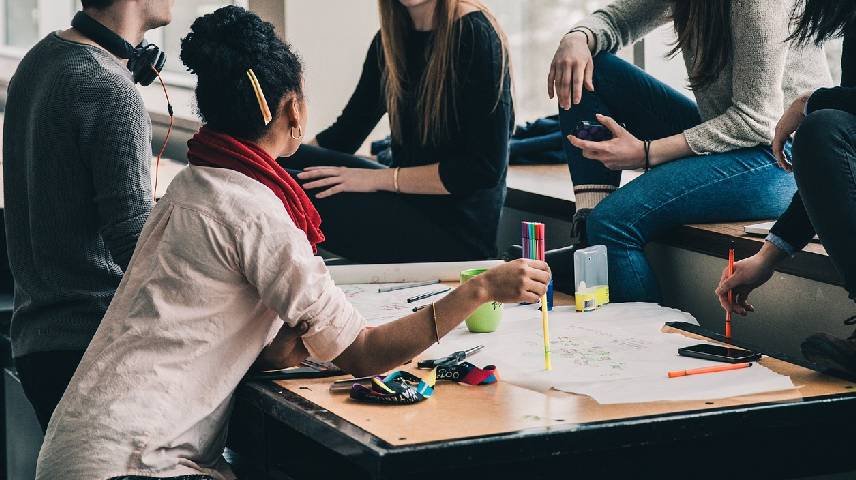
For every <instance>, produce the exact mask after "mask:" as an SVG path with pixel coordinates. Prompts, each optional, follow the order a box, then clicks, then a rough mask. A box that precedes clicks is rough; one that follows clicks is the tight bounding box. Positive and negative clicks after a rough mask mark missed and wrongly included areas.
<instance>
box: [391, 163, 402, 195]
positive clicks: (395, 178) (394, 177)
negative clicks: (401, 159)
mask: <svg viewBox="0 0 856 480" xmlns="http://www.w3.org/2000/svg"><path fill="white" fill-rule="evenodd" d="M400 171H401V167H395V171H394V172H393V173H392V185H393V188H395V193H401V189H400V188H399V187H398V173H399V172H400Z"/></svg>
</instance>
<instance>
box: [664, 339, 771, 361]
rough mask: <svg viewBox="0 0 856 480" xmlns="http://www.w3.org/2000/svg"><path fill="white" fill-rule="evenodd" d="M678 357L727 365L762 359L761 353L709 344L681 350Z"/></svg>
mask: <svg viewBox="0 0 856 480" xmlns="http://www.w3.org/2000/svg"><path fill="white" fill-rule="evenodd" d="M678 355H683V356H684V357H693V358H701V359H704V360H713V361H714V362H725V363H743V362H755V361H757V360H760V359H761V354H760V353H755V352H750V351H749V350H743V349H740V348H733V347H723V346H721V345H710V344H708V343H700V344H698V345H693V346H690V347H683V348H679V349H678Z"/></svg>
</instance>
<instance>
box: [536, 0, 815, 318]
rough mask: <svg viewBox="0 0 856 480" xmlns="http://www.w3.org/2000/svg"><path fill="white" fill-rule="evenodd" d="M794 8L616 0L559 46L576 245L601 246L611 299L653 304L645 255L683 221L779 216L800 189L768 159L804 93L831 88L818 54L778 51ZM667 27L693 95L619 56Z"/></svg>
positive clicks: (655, 296) (552, 83)
mask: <svg viewBox="0 0 856 480" xmlns="http://www.w3.org/2000/svg"><path fill="white" fill-rule="evenodd" d="M793 8H794V1H793V0H680V1H669V0H619V1H616V2H614V3H612V4H610V5H608V6H606V7H605V8H603V9H601V10H597V11H595V12H594V13H593V14H592V15H591V16H589V17H587V18H585V19H583V20H582V21H580V22H579V23H578V24H577V25H576V26H575V27H573V28H572V29H570V31H569V32H568V33H567V34H566V35H565V36H564V37H563V38H562V40H561V42H560V44H559V47H558V49H557V51H556V54H555V57H554V59H553V62H552V65H551V67H550V73H549V76H548V93H549V95H550V96H551V97H553V96H557V97H558V103H559V107H560V108H559V113H560V115H559V116H560V120H561V126H562V131H563V133H564V134H565V135H567V136H568V141H567V142H565V145H564V149H565V155H566V157H567V160H568V165H569V168H570V171H571V177H572V180H573V188H574V194H575V197H576V208H577V211H576V213H575V215H574V235H573V236H574V238H572V241H573V243H575V244H578V245H579V244H586V243H587V244H590V245H596V244H602V245H606V246H607V250H608V253H609V280H610V290H611V295H612V298H613V299H614V300H615V301H651V302H659V301H660V300H661V298H662V297H661V293H660V290H659V287H658V285H657V281H656V279H655V278H654V275H653V272H652V271H651V268H650V266H649V265H648V262H647V260H646V258H645V254H644V251H643V248H644V246H645V244H646V243H647V242H648V241H649V240H650V239H651V238H652V237H655V236H657V235H660V234H664V233H665V232H668V231H669V230H671V229H673V228H675V227H677V226H680V225H682V224H687V223H717V222H729V221H740V220H752V219H767V218H775V217H777V216H778V215H780V214H781V213H782V212H783V211H784V210H785V208H786V207H787V206H788V203H789V202H790V199H791V197H792V196H793V194H794V192H795V190H796V186H795V184H794V180H793V177H792V176H790V175H789V174H788V172H786V171H784V170H783V169H782V168H780V167H778V166H777V164H776V158H775V156H774V155H773V152H772V151H771V149H770V144H771V142H772V140H773V134H774V129H775V126H776V122H777V121H778V119H779V118H780V117H781V116H782V113H783V112H784V109H785V108H786V107H787V106H788V105H790V104H791V103H792V102H793V101H794V99H795V98H797V96H799V95H800V94H801V93H802V92H805V91H809V90H815V89H817V88H820V87H824V86H827V85H829V84H830V83H831V77H830V74H829V68H828V66H827V64H826V61H825V56H824V54H823V51H822V49H821V48H819V47H817V46H815V45H808V46H796V45H794V44H792V43H791V42H787V41H786V39H787V37H788V35H789V22H790V14H791V12H792V10H793ZM666 24H672V25H673V26H674V29H675V31H676V34H677V43H676V46H675V49H674V50H673V52H672V53H673V54H677V53H678V52H680V53H681V54H682V55H683V58H684V62H685V64H686V67H687V72H688V75H689V86H690V88H691V90H692V92H693V94H694V97H695V98H694V99H693V98H689V97H687V96H685V95H683V94H681V93H679V92H678V91H676V90H674V89H673V88H671V87H669V86H667V85H666V84H664V83H663V82H661V81H659V80H657V79H656V78H654V77H652V76H651V75H649V74H648V73H646V72H645V71H643V70H641V69H639V68H637V67H635V66H633V65H631V64H629V63H627V62H625V61H624V60H622V59H620V58H618V57H617V56H616V55H614V52H616V51H618V50H619V49H621V48H623V47H626V46H629V45H632V44H633V43H634V42H636V41H638V40H640V39H642V38H643V37H644V36H645V35H647V34H648V33H649V32H651V31H652V30H654V29H655V28H657V27H660V26H662V25H666ZM581 121H589V122H599V123H602V124H603V125H604V126H605V127H606V128H608V129H609V133H610V134H611V137H612V138H611V139H610V140H607V141H600V142H597V141H592V140H591V139H585V138H582V137H583V136H586V133H583V134H581V135H580V137H576V136H574V135H572V134H573V133H574V130H575V127H576V126H577V125H578V124H579V122H581ZM786 151H787V152H788V154H789V152H790V146H789V145H788V146H787V147H786ZM637 169H641V170H644V171H645V172H646V173H645V174H644V175H641V176H640V177H638V178H637V179H635V180H634V181H632V182H630V183H629V184H627V185H626V186H624V187H622V188H620V189H619V188H618V185H619V180H620V178H621V171H622V170H637ZM567 253H568V250H566V251H565V252H564V254H565V255H567ZM551 258H552V259H557V258H561V253H560V252H555V253H554V254H553V255H551V257H550V258H548V260H550V259H551ZM554 270H557V267H556V266H555V265H554ZM562 273H563V272H561V271H557V272H556V275H557V276H558V275H561V274H562Z"/></svg>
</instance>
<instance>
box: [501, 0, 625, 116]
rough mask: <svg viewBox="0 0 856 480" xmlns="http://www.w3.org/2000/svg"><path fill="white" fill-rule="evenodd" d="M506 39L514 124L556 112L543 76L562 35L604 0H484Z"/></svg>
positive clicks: (547, 69)
mask: <svg viewBox="0 0 856 480" xmlns="http://www.w3.org/2000/svg"><path fill="white" fill-rule="evenodd" d="M485 3H486V4H487V6H488V7H489V8H490V9H491V11H492V12H493V14H494V15H496V17H497V20H498V21H499V24H500V25H502V27H503V29H504V30H505V33H506V35H507V36H508V42H509V48H510V50H511V61H512V66H511V67H512V73H513V75H514V91H515V94H514V100H515V105H514V108H515V111H516V116H517V121H518V123H519V122H521V121H525V120H531V119H534V118H538V117H541V116H544V115H554V114H556V113H557V107H556V101H555V100H550V99H549V98H548V97H547V74H548V72H549V69H550V62H551V61H552V60H553V54H554V53H555V52H556V47H557V46H558V45H559V40H560V39H561V38H562V35H564V34H565V33H567V31H568V30H570V28H571V26H573V25H574V24H575V23H576V22H577V21H579V20H581V19H582V18H583V17H585V16H586V15H588V14H589V13H591V12H592V11H594V10H595V9H597V8H599V7H601V6H603V5H606V4H607V3H609V1H608V0H526V1H525V2H521V1H520V0H486V1H485Z"/></svg>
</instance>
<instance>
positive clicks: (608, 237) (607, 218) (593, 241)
mask: <svg viewBox="0 0 856 480" xmlns="http://www.w3.org/2000/svg"><path fill="white" fill-rule="evenodd" d="M608 200H609V199H607V200H604V201H603V202H601V203H600V204H599V205H598V206H597V207H596V208H595V209H594V210H592V211H591V213H590V214H589V216H588V218H587V219H586V237H587V240H588V243H589V245H606V246H613V245H623V246H627V245H630V244H635V243H638V242H637V241H636V240H637V236H636V235H635V234H634V228H633V223H632V219H631V218H630V215H629V214H628V212H627V211H622V208H618V207H617V206H615V205H610V203H612V202H608Z"/></svg>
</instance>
